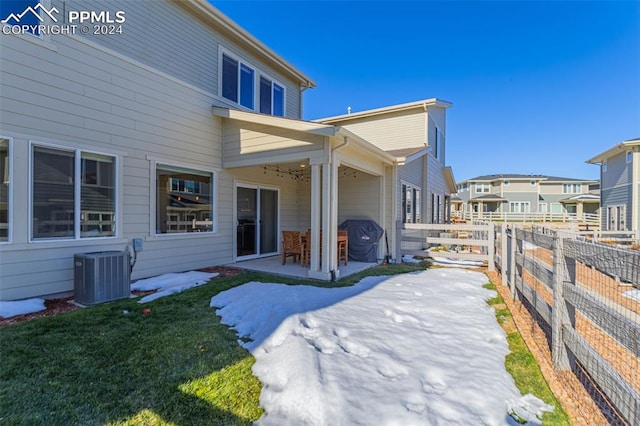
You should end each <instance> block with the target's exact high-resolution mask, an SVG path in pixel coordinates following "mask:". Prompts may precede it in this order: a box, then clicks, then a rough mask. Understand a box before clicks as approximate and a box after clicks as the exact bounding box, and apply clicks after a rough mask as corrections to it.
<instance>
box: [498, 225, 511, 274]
mask: <svg viewBox="0 0 640 426" xmlns="http://www.w3.org/2000/svg"><path fill="white" fill-rule="evenodd" d="M500 235H501V237H500V263H501V264H500V273H501V275H502V285H506V284H507V261H508V260H507V259H509V255H508V253H507V222H502V224H501V225H500Z"/></svg>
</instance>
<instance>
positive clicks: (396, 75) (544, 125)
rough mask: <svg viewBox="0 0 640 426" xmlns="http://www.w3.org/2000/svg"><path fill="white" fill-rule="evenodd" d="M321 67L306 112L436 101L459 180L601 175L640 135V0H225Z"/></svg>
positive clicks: (252, 25)
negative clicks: (609, 154) (441, 105)
mask: <svg viewBox="0 0 640 426" xmlns="http://www.w3.org/2000/svg"><path fill="white" fill-rule="evenodd" d="M212 3H213V4H214V5H215V6H216V7H217V8H218V9H220V10H221V11H222V12H223V13H225V14H226V15H227V16H229V17H230V18H231V19H233V20H234V21H236V22H237V23H238V24H240V25H241V26H242V27H243V28H245V29H246V30H247V31H249V32H250V33H252V34H253V35H254V36H256V37H257V38H258V39H260V40H261V41H262V42H264V43H265V44H266V45H268V46H269V47H270V48H271V49H273V50H274V51H276V52H277V53H278V54H280V55H281V56H283V57H284V58H285V59H287V60H288V61H289V62H290V63H292V64H293V65H295V66H296V67H297V68H299V69H300V70H301V71H302V72H304V73H305V74H307V75H308V76H309V77H311V78H312V79H313V80H314V81H316V83H317V84H318V86H317V87H316V88H314V89H312V90H308V91H307V92H305V98H304V118H305V119H314V118H320V117H326V116H331V115H337V114H344V113H346V111H347V107H348V106H351V108H352V111H354V112H355V111H362V110H365V109H371V108H378V107H382V106H387V105H393V104H398V103H404V102H410V101H414V100H419V99H427V98H432V97H437V98H441V99H444V100H447V101H450V102H453V107H452V108H450V109H449V110H448V113H447V129H446V131H447V133H446V136H447V157H446V162H447V164H448V165H450V166H452V167H453V171H454V175H455V177H456V180H457V181H462V180H464V179H469V178H472V177H475V176H478V175H483V174H492V173H526V174H528V173H533V174H548V175H554V176H565V177H574V178H587V179H598V177H599V170H598V167H596V166H593V165H588V164H585V161H586V160H587V159H589V158H591V157H593V156H595V155H596V154H598V153H600V152H602V151H604V150H605V149H607V148H609V147H611V146H613V145H615V144H617V143H619V142H622V141H624V140H627V139H632V138H637V137H640V2H638V1H627V2H611V1H601V2H577V1H568V2H559V1H533V2H520V1H518V2H515V1H514V2H511V1H499V2H485V1H476V2H464V1H447V2H436V1H408V2H402V1H393V2H391V1H213V2H212Z"/></svg>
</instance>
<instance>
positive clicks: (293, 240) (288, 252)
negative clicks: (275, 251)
mask: <svg viewBox="0 0 640 426" xmlns="http://www.w3.org/2000/svg"><path fill="white" fill-rule="evenodd" d="M302 247H303V246H302V236H301V234H300V231H282V264H283V265H284V264H285V263H287V257H288V256H292V257H293V262H294V263H295V262H296V261H302V254H303V253H302V252H303V250H302Z"/></svg>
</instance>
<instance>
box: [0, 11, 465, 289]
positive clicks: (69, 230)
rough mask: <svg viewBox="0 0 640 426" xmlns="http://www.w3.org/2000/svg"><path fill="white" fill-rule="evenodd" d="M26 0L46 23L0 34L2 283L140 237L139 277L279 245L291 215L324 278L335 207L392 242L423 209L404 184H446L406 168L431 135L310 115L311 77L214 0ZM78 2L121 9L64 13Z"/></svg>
mask: <svg viewBox="0 0 640 426" xmlns="http://www.w3.org/2000/svg"><path fill="white" fill-rule="evenodd" d="M17 3H20V4H23V5H26V6H25V7H27V6H31V7H32V8H34V9H31V10H29V11H28V12H29V13H32V12H35V13H38V14H39V15H38V16H39V17H38V20H41V21H42V25H43V27H42V28H41V29H40V30H38V31H37V34H32V33H29V32H27V33H21V32H20V28H21V26H20V25H18V24H19V22H16V20H17V19H21V18H20V16H22V17H25V16H28V15H29V14H28V13H21V12H20V11H15V12H16V13H15V14H13V16H12V17H11V19H12V20H11V21H7V22H6V24H4V25H3V33H2V35H1V36H0V61H1V63H2V78H1V79H0V96H1V99H2V101H1V102H0V160H1V161H0V164H2V170H1V173H0V174H1V175H2V176H3V183H2V186H1V187H0V300H15V299H20V298H26V297H32V296H41V295H50V294H57V293H62V292H68V291H71V290H73V269H74V265H73V256H74V254H77V253H88V252H99V251H107V250H118V251H122V250H128V251H131V252H132V253H135V258H136V262H135V266H134V267H133V270H132V278H133V279H138V278H144V277H148V276H154V275H158V274H162V273H166V272H178V271H185V270H190V269H195V268H201V267H206V266H211V265H220V264H228V263H233V262H239V261H243V260H248V259H256V258H261V257H267V256H274V255H277V254H279V253H280V250H281V246H280V235H281V231H282V230H288V229H293V230H301V231H302V230H307V229H311V242H310V245H311V259H310V267H309V269H308V276H309V277H313V278H318V279H325V280H328V279H331V278H333V277H338V276H339V273H340V266H339V265H338V262H337V256H336V254H337V245H336V240H337V226H338V224H339V223H340V221H341V220H342V219H344V218H350V217H360V216H366V217H368V218H370V219H373V220H374V221H376V222H377V223H378V224H380V225H381V226H382V227H383V228H385V229H386V230H388V233H389V237H390V238H389V242H390V247H391V251H392V253H391V255H392V257H396V253H395V252H394V250H395V247H396V241H395V239H396V235H395V224H396V223H397V222H398V221H400V220H407V217H410V218H411V219H410V220H412V221H417V220H422V218H423V216H424V215H425V214H429V213H425V212H426V211H427V210H422V211H420V212H418V211H417V210H415V209H413V208H412V207H411V204H410V203H411V201H413V200H416V201H417V200H418V199H423V200H424V199H425V198H428V197H431V192H433V193H436V192H437V196H440V197H442V198H440V199H438V198H436V201H435V202H434V204H433V205H435V204H438V205H439V204H440V203H443V202H445V201H444V197H445V196H446V192H445V191H443V190H440V189H438V190H437V191H436V190H433V191H431V190H430V189H429V188H430V187H429V186H428V184H425V183H424V177H419V178H418V179H417V180H413V179H412V178H409V177H406V178H403V180H404V182H406V184H403V185H405V186H404V187H399V186H398V182H399V180H398V176H399V175H400V176H403V174H402V172H401V173H399V166H400V165H401V164H403V163H406V164H411V163H412V162H415V161H418V162H423V160H414V158H416V159H417V158H421V155H422V153H421V152H417V151H416V152H414V151H411V152H406V153H399V152H389V150H387V149H383V148H380V147H379V146H377V145H376V144H374V143H372V142H371V141H369V140H368V139H367V138H366V136H363V135H360V134H359V133H356V132H355V131H353V130H350V129H349V128H348V127H346V126H342V125H341V124H340V123H336V124H332V123H328V122H327V123H324V122H310V121H304V120H302V113H301V111H302V98H303V93H304V91H305V90H307V89H309V88H312V87H314V86H315V83H314V81H313V80H312V79H311V78H309V77H308V76H306V75H305V74H304V73H303V72H301V71H300V70H298V69H297V68H296V67H294V66H293V65H291V64H290V63H289V62H287V61H286V60H285V59H283V58H282V57H280V56H279V55H278V54H276V53H275V52H274V51H272V50H271V49H270V48H268V47H267V46H265V45H264V44H263V43H262V42H260V41H259V40H258V39H256V38H255V37H254V36H252V35H251V34H249V33H248V32H246V31H245V30H244V29H242V28H241V27H239V26H238V25H237V24H235V23H234V22H233V21H231V20H230V19H229V18H227V17H226V16H224V15H223V14H222V13H221V12H219V11H218V10H217V9H216V8H215V7H213V6H212V5H211V4H210V3H208V2H207V1H205V0H153V1H151V0H141V1H136V2H130V1H125V0H113V1H109V2H102V1H97V0H86V1H83V2H75V1H65V2H63V1H62V0H43V1H42V2H41V3H37V2H36V1H33V0H25V1H23V2H17ZM38 4H39V5H40V6H38ZM24 10H27V9H24ZM79 10H82V11H93V12H95V13H94V14H92V16H94V17H95V19H98V20H100V19H102V20H104V19H106V18H105V17H107V16H111V17H112V18H113V17H117V19H113V23H112V24H109V25H106V24H105V25H103V24H99V23H96V24H95V28H96V31H94V30H93V29H94V26H90V25H87V26H86V27H87V28H88V29H89V30H88V32H87V33H85V32H84V31H79V29H80V28H84V27H83V26H77V28H76V29H77V31H76V32H73V31H72V30H71V29H70V28H67V29H66V30H64V31H61V30H60V28H62V26H64V25H68V24H70V23H71V22H70V21H71V20H72V19H73V18H74V17H77V16H78V15H77V14H76V15H72V13H74V12H78V11H79ZM3 18H4V17H3ZM92 19H93V18H92ZM112 26H113V28H112ZM54 27H55V28H58V30H57V31H53V30H51V28H54ZM4 28H9V29H8V30H4ZM16 29H17V30H16ZM103 29H104V31H103ZM112 29H113V31H112ZM14 30H16V31H14ZM105 32H106V33H105ZM438 102H440V105H439V106H438V105H436V104H437V103H438ZM438 102H436V103H435V104H434V105H432V106H428V107H429V108H431V109H430V111H432V110H433V112H430V113H429V117H431V119H430V121H429V122H433V123H436V125H438V126H440V129H441V131H442V132H443V130H444V121H443V119H444V115H443V112H442V113H438V111H439V109H441V110H444V107H446V105H448V104H446V103H442V102H441V101H438ZM438 114H440V115H438ZM440 116H442V118H438V117H440ZM431 134H432V136H430V137H433V138H436V137H437V136H433V133H431ZM421 143H422V146H421V149H422V150H424V149H425V148H428V147H425V146H424V139H423V140H422V141H421ZM438 143H439V142H437V139H436V140H434V146H437V144H438ZM416 148H418V147H417V146H416ZM391 151H393V149H391ZM438 152H439V154H437V155H442V156H444V149H443V148H442V149H441V150H440V151H438ZM435 156H436V154H433V155H432V157H435ZM442 163H444V162H443V160H442ZM417 173H418V175H420V174H424V173H425V172H424V171H420V172H417ZM449 175H450V174H449ZM449 178H450V180H451V182H452V181H453V178H452V176H450V177H449ZM442 179H446V174H445V176H444V177H443V178H442ZM451 182H449V185H452V183H451ZM398 188H400V190H399V189H398ZM430 191H431V192H430ZM400 193H402V194H407V195H405V197H411V201H409V202H408V201H407V200H408V199H407V198H405V200H404V204H403V207H402V211H400V210H401V209H400V208H394V207H395V206H396V205H400V203H401V201H399V200H400V199H401V194H400ZM423 193H424V194H429V195H428V196H425V195H423ZM414 204H415V201H414ZM417 204H418V205H425V202H424V201H418V202H417ZM438 211H441V209H439V210H438ZM434 214H435V213H434ZM442 214H443V213H438V215H439V216H441V215H442ZM134 239H136V240H137V241H142V250H133V247H134V246H135V245H134V244H133V240H134ZM137 245H138V246H139V244H137ZM139 248H140V247H138V249H139ZM379 250H380V253H379V257H380V258H382V257H383V255H384V247H383V246H382V245H380V247H379ZM321 259H324V260H323V261H321Z"/></svg>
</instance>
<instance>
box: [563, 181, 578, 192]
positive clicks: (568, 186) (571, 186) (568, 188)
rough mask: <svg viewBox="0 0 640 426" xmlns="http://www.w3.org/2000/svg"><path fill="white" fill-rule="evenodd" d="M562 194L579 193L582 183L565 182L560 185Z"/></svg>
mask: <svg viewBox="0 0 640 426" xmlns="http://www.w3.org/2000/svg"><path fill="white" fill-rule="evenodd" d="M562 193H563V194H581V193H582V184H580V183H565V184H563V185H562Z"/></svg>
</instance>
